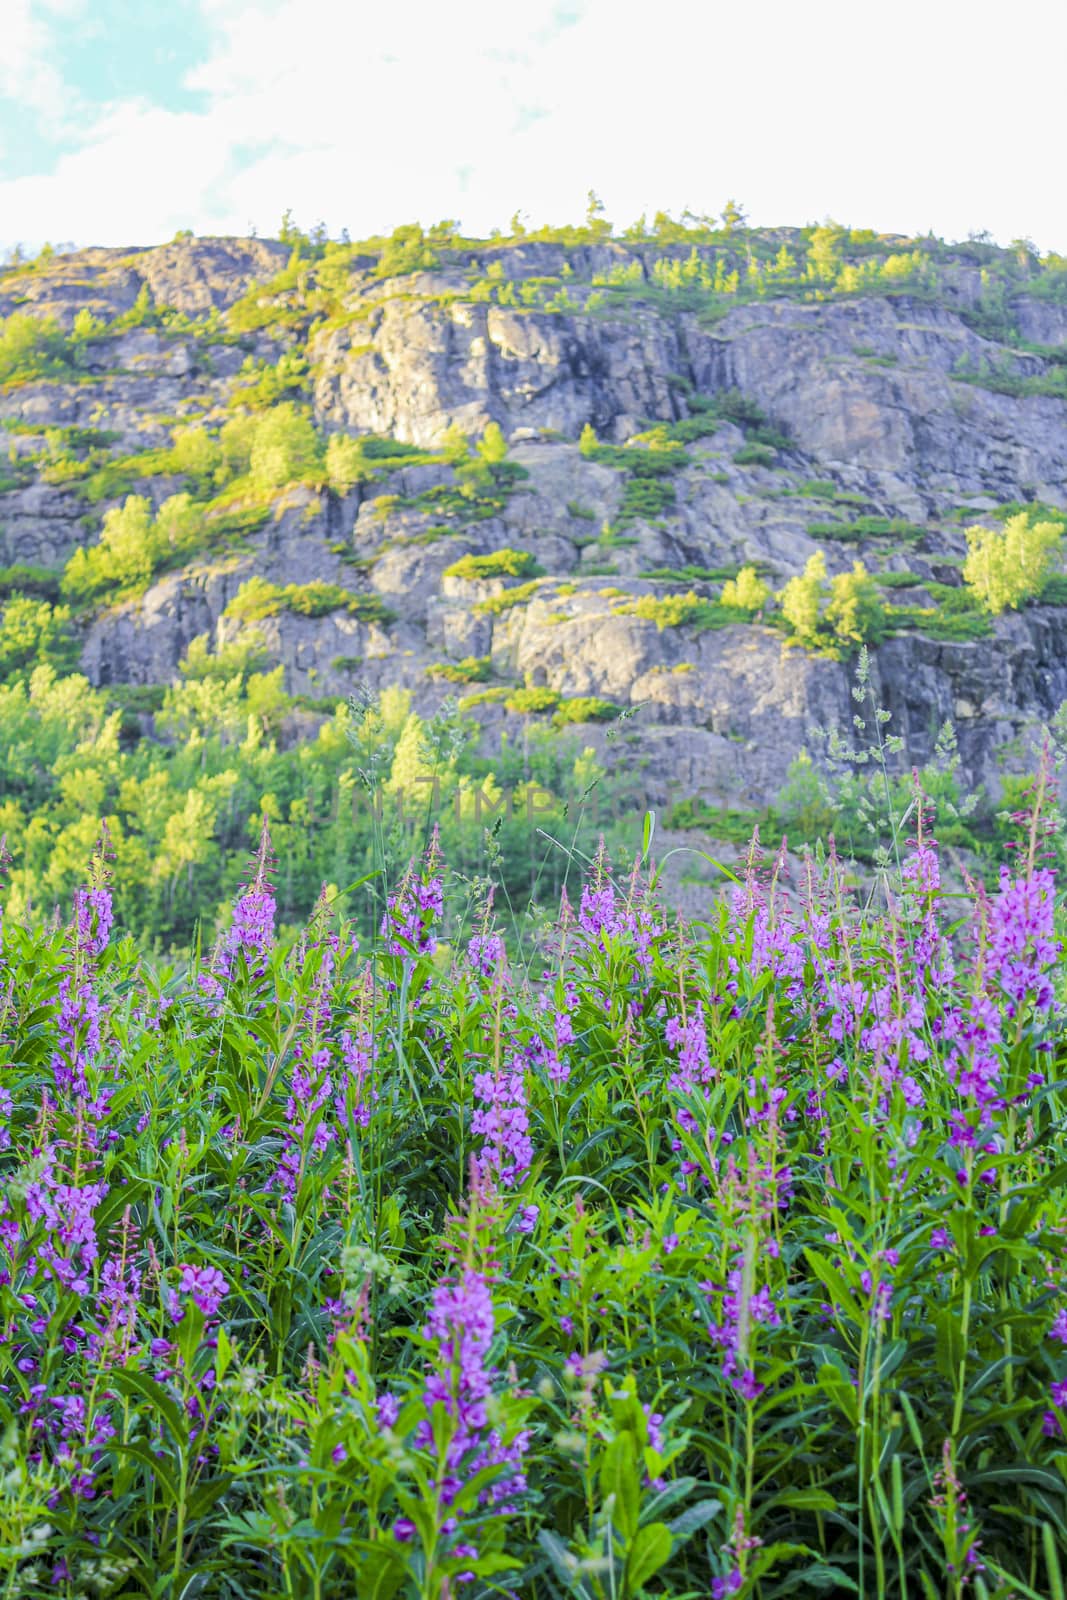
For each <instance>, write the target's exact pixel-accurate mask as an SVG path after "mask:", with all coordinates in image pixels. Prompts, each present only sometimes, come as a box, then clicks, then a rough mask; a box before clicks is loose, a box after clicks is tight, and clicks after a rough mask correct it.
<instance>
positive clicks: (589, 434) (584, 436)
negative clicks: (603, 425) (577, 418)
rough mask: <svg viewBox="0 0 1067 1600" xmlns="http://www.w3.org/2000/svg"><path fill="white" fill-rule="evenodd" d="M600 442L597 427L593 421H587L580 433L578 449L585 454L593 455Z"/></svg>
mask: <svg viewBox="0 0 1067 1600" xmlns="http://www.w3.org/2000/svg"><path fill="white" fill-rule="evenodd" d="M598 444H599V441H598V439H597V436H596V429H595V428H594V427H593V424H592V423H591V422H587V423H586V425H585V427H584V428H583V429H582V431H581V434H580V435H579V438H578V449H579V450H580V451H581V453H582V455H583V456H591V455H592V454H593V453H594V451H595V450H596V449H597V448H598Z"/></svg>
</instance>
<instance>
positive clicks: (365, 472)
mask: <svg viewBox="0 0 1067 1600" xmlns="http://www.w3.org/2000/svg"><path fill="white" fill-rule="evenodd" d="M326 477H327V480H328V481H329V485H330V488H331V489H333V490H335V491H336V493H337V494H348V493H349V491H350V490H351V489H353V488H354V487H355V486H356V484H357V483H362V482H364V481H365V480H366V479H367V478H369V477H370V471H369V469H368V467H367V465H366V462H365V460H364V456H363V450H362V447H361V442H360V440H359V439H352V438H350V437H349V436H348V435H347V434H344V433H332V434H331V435H330V438H329V441H328V443H327V445H326Z"/></svg>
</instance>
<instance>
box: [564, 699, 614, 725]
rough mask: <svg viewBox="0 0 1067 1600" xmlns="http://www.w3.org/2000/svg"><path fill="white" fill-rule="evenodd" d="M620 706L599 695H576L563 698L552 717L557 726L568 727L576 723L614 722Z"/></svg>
mask: <svg viewBox="0 0 1067 1600" xmlns="http://www.w3.org/2000/svg"><path fill="white" fill-rule="evenodd" d="M619 710H620V708H619V707H618V706H617V705H615V704H614V702H613V701H611V700H601V699H600V698H599V697H598V696H597V695H574V696H573V697H572V698H571V699H569V700H561V701H560V703H559V705H558V706H557V707H556V710H555V712H554V713H553V717H552V725H553V727H556V728H567V727H570V726H571V725H572V724H574V723H582V722H612V721H613V720H614V719H615V718H616V717H617V716H618V715H619Z"/></svg>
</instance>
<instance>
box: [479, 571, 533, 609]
mask: <svg viewBox="0 0 1067 1600" xmlns="http://www.w3.org/2000/svg"><path fill="white" fill-rule="evenodd" d="M540 587H541V585H540V581H539V580H538V579H536V578H535V579H534V580H533V581H532V582H531V583H520V584H518V585H516V587H515V588H514V589H505V590H504V593H503V594H491V595H488V596H487V597H486V599H484V600H476V601H475V603H474V605H473V606H472V607H471V610H472V611H473V612H474V615H475V616H477V617H498V616H500V615H501V613H502V612H504V611H510V610H511V608H512V607H513V606H522V605H525V604H526V602H527V601H528V600H532V599H533V597H534V595H535V594H536V593H537V591H538V589H539V588H540Z"/></svg>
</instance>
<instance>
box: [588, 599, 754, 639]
mask: <svg viewBox="0 0 1067 1600" xmlns="http://www.w3.org/2000/svg"><path fill="white" fill-rule="evenodd" d="M617 614H618V615H619V616H631V617H640V618H641V619H642V620H643V621H645V622H654V623H655V624H656V627H657V628H658V629H659V631H660V632H661V633H662V631H663V629H664V628H682V627H695V628H698V629H705V628H726V627H729V626H730V624H731V623H735V622H748V621H749V613H748V612H747V611H743V610H741V609H739V608H737V607H734V606H727V605H722V604H720V603H719V602H718V601H715V600H704V599H702V598H701V597H700V596H699V595H697V594H695V593H694V592H693V590H692V589H690V591H689V593H688V594H666V595H652V594H646V595H642V596H641V597H640V599H638V600H634V601H631V603H630V604H629V605H625V606H620V607H619V608H618V613H617Z"/></svg>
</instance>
